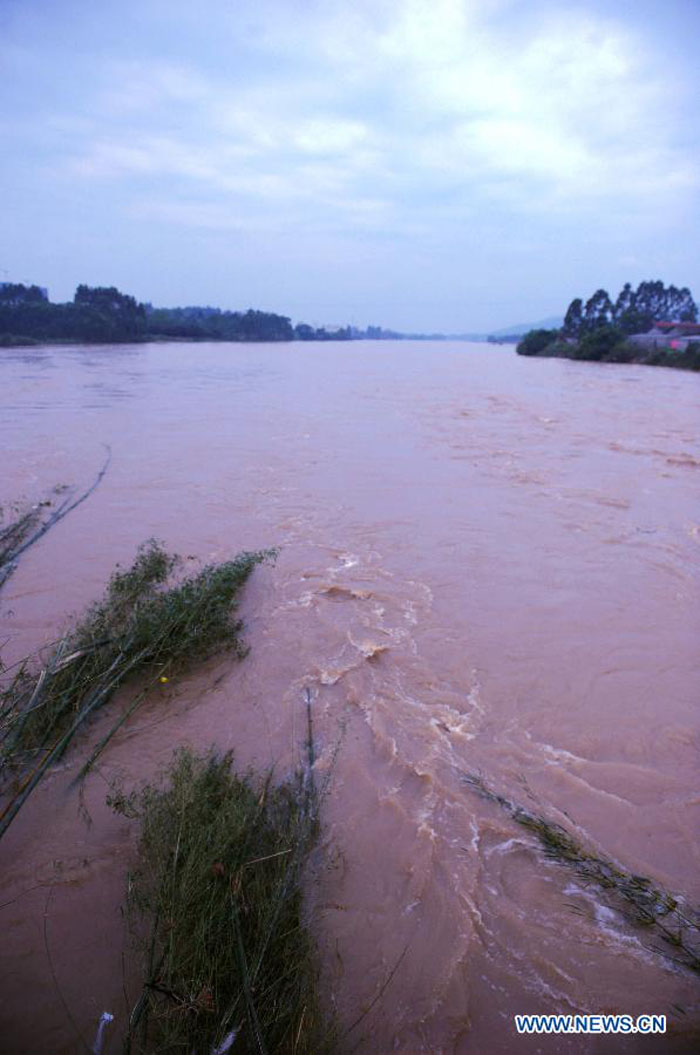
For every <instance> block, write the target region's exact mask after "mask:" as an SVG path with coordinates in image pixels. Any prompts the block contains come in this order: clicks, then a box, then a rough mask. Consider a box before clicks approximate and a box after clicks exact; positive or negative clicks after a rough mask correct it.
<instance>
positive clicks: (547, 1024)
mask: <svg viewBox="0 0 700 1055" xmlns="http://www.w3.org/2000/svg"><path fill="white" fill-rule="evenodd" d="M514 1017H515V1028H516V1029H517V1031H518V1033H665V1032H666V1016H665V1015H637V1017H636V1018H634V1017H633V1016H632V1015H515V1016H514Z"/></svg>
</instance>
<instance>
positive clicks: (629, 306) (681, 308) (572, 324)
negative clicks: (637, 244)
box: [517, 280, 700, 370]
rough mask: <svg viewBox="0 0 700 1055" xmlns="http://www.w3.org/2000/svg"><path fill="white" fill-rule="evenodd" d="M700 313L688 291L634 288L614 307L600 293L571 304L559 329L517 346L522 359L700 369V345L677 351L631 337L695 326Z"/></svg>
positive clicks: (655, 284) (532, 335)
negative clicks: (665, 327) (671, 325)
mask: <svg viewBox="0 0 700 1055" xmlns="http://www.w3.org/2000/svg"><path fill="white" fill-rule="evenodd" d="M697 319H698V309H697V305H696V304H695V301H694V300H693V296H692V294H691V292H690V290H689V289H687V288H685V287H684V288H683V289H678V288H677V287H676V286H673V285H671V286H668V287H666V286H664V284H663V282H660V281H658V280H657V281H647V282H640V284H639V286H638V287H637V289H636V290H633V289H632V287H631V285H630V283H629V282H627V283H625V285H624V287H623V288H622V290H621V291H620V293H619V294H618V296H617V298H616V300H615V301H614V302H613V301H612V299H611V298H610V296H609V295H608V293H607V292H606V290H604V289H598V290H596V292H595V293H594V294H593V295H592V296H591V297H590V298H589V299H588V300H587V301H586V302H585V304H584V302H583V300H582V299H581V298H580V297H577V298H576V299H575V300H573V301H572V302H571V304H570V305H569V307H568V309H567V312H566V315H565V317H564V325H563V326H562V327H561V329H558V330H556V329H555V330H544V329H538V330H530V332H529V333H527V334H525V336H524V337H523V338H522V340H521V341H520V342H519V344H518V348H517V351H518V354H519V355H529V356H559V357H563V358H567V359H589V360H594V361H596V362H612V363H632V362H634V363H644V364H649V365H652V366H676V367H682V368H684V369H688V370H700V342H693V343H691V344H689V345H688V346H687V347H685V348H683V349H681V350H677V349H673V348H671V347H670V346H668V347H666V346H661V347H657V346H656V345H655V343H654V342H651V343H644V342H639V341H637V342H633V341H631V340H629V338H630V336H631V335H633V334H635V335H638V334H644V333H647V332H648V331H649V330H650V329H651V328H652V327H653V326H654V325H655V324H656V323H660V322H678V323H696V322H697Z"/></svg>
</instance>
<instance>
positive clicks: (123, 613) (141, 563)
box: [0, 539, 275, 836]
mask: <svg viewBox="0 0 700 1055" xmlns="http://www.w3.org/2000/svg"><path fill="white" fill-rule="evenodd" d="M274 556H275V551H273V550H265V551H260V552H256V553H241V554H239V555H238V556H237V557H236V558H235V559H234V560H232V561H227V562H225V563H223V564H216V565H208V566H207V567H205V568H203V569H202V570H201V571H199V572H197V573H196V574H195V575H192V576H190V577H188V578H185V579H184V580H182V581H181V582H179V583H177V584H176V585H173V586H171V587H170V588H166V586H165V583H166V581H167V579H168V577H169V576H170V575H171V573H172V572H173V570H174V569H175V567H176V565H177V564H178V558H176V557H174V556H171V555H169V554H168V553H166V551H165V550H164V549H163V547H162V546H161V545H160V543H158V542H157V541H155V540H153V539H151V540H150V541H148V542H146V543H144V545H142V546H141V548H140V549H139V551H138V554H137V556H136V559H135V561H134V563H133V564H132V566H131V567H130V568H128V569H126V570H118V571H117V572H115V574H114V575H113V576H112V578H111V580H110V582H109V585H108V587H107V590H106V593H105V596H104V598H103V599H102V600H101V601H99V602H98V603H96V604H94V605H93V606H92V607H91V608H90V609H89V610H88V612H87V613H86V614H85V616H84V617H83V618H82V619H81V620H80V622H79V623H78V624H77V625H76V626H75V628H74V629H73V630H71V631H70V632H69V633H67V634H66V635H65V636H64V637H63V638H61V639H60V640H59V641H58V643H57V644H56V645H55V646H54V647H52V648H51V649H50V650H49V651H48V653H47V654H45V655H44V656H43V657H42V660H43V661H42V662H41V664H40V665H37V664H36V663H34V664H32V663H31V662H30V661H27V662H26V663H24V664H21V665H20V667H19V668H18V669H17V671H16V672H15V675H14V677H13V678H12V680H11V681H10V683H9V685H7V686H6V687H5V688H4V690H3V691H2V693H1V694H0V774H2V776H4V777H5V778H7V777H8V776H9V775H11V774H12V773H16V772H17V771H18V770H19V771H20V772H21V773H23V779H22V780H21V782H20V784H19V787H18V788H17V789H16V790H15V793H14V795H13V796H12V797H11V798H10V801H9V803H8V805H7V806H6V808H5V810H4V812H3V813H2V814H0V836H2V835H3V834H4V832H5V831H6V829H7V827H8V826H9V824H10V823H11V821H12V820H13V818H14V817H15V815H16V814H17V812H18V810H19V809H20V807H21V806H22V804H23V803H24V801H25V800H26V798H27V797H28V795H29V794H30V792H31V791H32V790H33V788H34V787H36V785H37V783H38V782H39V780H40V779H41V776H42V774H43V773H44V772H45V771H46V769H47V768H48V767H49V766H50V765H51V764H53V763H54V762H55V761H56V760H57V759H59V758H60V757H61V755H62V754H63V753H64V752H65V750H66V748H67V747H68V745H69V744H70V742H71V740H72V739H73V737H74V736H75V734H76V733H77V732H78V730H79V729H80V728H81V727H82V726H83V724H84V723H85V722H86V721H87V719H88V718H89V717H90V716H91V715H93V714H94V713H95V712H96V711H97V710H99V709H100V708H101V707H103V706H104V705H105V704H106V703H107V702H108V701H109V699H110V698H111V697H112V696H113V694H114V692H115V691H116V690H117V689H118V688H119V686H120V685H122V684H123V683H124V681H125V680H126V679H127V678H129V677H131V676H132V675H137V674H138V675H141V676H142V677H145V679H146V688H148V686H149V684H151V683H153V682H156V681H157V680H158V679H159V678H160V679H163V678H165V679H167V677H168V676H169V675H170V674H171V673H173V672H176V671H180V670H182V669H184V668H186V667H188V666H190V665H191V664H192V663H194V662H197V661H200V660H203V659H206V658H208V657H209V656H211V655H213V654H214V653H215V652H218V651H220V650H222V649H232V650H233V651H234V652H235V653H236V654H237V655H238V656H239V657H240V656H242V655H244V654H245V648H244V646H243V643H242V641H241V636H240V635H241V631H242V623H241V621H240V620H234V619H232V613H233V611H234V610H235V608H236V606H237V599H238V593H239V591H240V589H241V587H242V586H243V584H244V583H245V581H246V580H247V578H248V576H249V575H250V573H251V572H252V570H253V568H254V567H255V565H256V564H259V563H260V562H261V561H264V560H266V559H270V558H273V557H274ZM144 695H145V690H144V691H143V692H141V693H140V694H139V695H138V696H137V697H136V699H135V700H134V701H133V703H132V705H131V707H130V708H128V709H127V712H126V715H122V716H120V717H119V718H118V719H117V720H116V721H115V723H114V724H113V725H112V727H111V729H110V730H109V731H108V733H107V735H106V736H105V737H104V738H103V739H102V741H100V743H99V744H98V745H97V748H96V749H95V752H94V753H93V756H92V757H91V759H90V760H89V761H88V763H87V766H86V767H84V768H83V771H82V772H85V770H86V769H87V768H89V767H90V765H92V763H93V762H94V760H95V758H96V757H97V755H98V754H99V753H100V751H101V750H102V749H103V748H104V746H105V745H106V743H107V742H108V741H109V739H110V738H111V736H112V735H113V734H114V732H116V730H117V729H118V728H119V727H120V725H121V724H122V723H123V721H124V720H125V718H126V717H127V716H128V714H130V713H131V712H132V711H133V710H135V709H136V707H137V706H138V705H139V704H140V703H141V702H142V700H143V697H144Z"/></svg>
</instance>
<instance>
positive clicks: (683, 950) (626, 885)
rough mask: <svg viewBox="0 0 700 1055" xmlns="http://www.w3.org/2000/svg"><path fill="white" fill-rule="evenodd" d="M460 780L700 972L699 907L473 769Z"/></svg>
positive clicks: (675, 958)
mask: <svg viewBox="0 0 700 1055" xmlns="http://www.w3.org/2000/svg"><path fill="white" fill-rule="evenodd" d="M463 780H464V782H465V783H466V784H468V785H469V786H470V787H471V788H473V789H474V790H475V791H476V792H477V793H478V794H479V795H481V797H482V798H484V799H486V800H487V801H488V802H493V803H495V804H496V805H498V806H500V807H501V809H504V810H505V811H506V812H507V813H509V814H510V816H511V817H512V818H513V820H514V821H516V823H518V824H520V825H522V827H523V828H527V830H528V831H530V832H532V833H533V835H535V836H536V837H537V839H538V841H539V843H540V845H541V847H542V849H543V852H544V854H545V856H546V857H548V858H549V859H550V860H552V861H558V862H559V863H560V864H564V865H568V866H569V867H570V868H572V869H573V871H574V872H575V873H576V875H577V876H579V878H581V879H582V880H584V882H587V883H593V884H595V885H596V886H597V887H598V888H599V889H600V890H601V891H603V892H604V893H605V895H606V896H607V898H608V900H609V901H610V902H611V903H612V904H613V906H614V907H616V908H618V909H620V910H621V911H622V913H623V915H624V916H625V917H626V918H627V919H628V920H630V922H632V923H635V924H638V925H641V926H644V927H646V928H648V929H649V930H650V931H652V932H653V933H654V934H655V935H657V936H658V937H659V938H660V939H661V940H662V941H663V942H664V943H665V945H666V946H667V947H668V946H670V947H672V948H673V949H674V950H675V952H674V953H673V954H669V953H668V952H666V953H665V955H667V957H668V958H670V959H672V960H673V961H674V962H675V963H677V964H679V965H680V966H682V967H686V968H689V969H690V970H692V971H696V972H700V909H698V908H693V907H692V906H688V905H686V904H684V903H683V899H682V898H681V897H678V896H675V895H673V894H670V893H669V892H668V891H666V890H663V889H662V888H661V887H660V886H658V885H656V884H655V883H654V881H653V880H652V879H649V878H648V877H647V876H638V875H634V874H633V873H632V872H627V871H625V869H623V868H621V867H620V866H619V865H618V864H616V863H615V862H614V861H612V860H611V859H610V858H607V857H601V856H598V855H597V854H594V853H591V852H590V851H588V850H586V848H585V847H584V846H583V845H582V844H581V843H580V842H579V841H578V840H577V839H575V838H574V836H573V835H571V833H570V832H568V831H567V830H566V829H565V828H563V827H562V826H561V825H560V824H556V823H554V822H553V821H550V820H548V819H547V818H546V817H544V816H542V815H541V814H537V813H533V812H532V811H531V810H528V809H525V807H524V806H521V805H518V804H517V803H515V802H511V800H510V799H507V798H505V797H504V796H503V795H499V794H498V793H497V792H495V791H492V790H491V789H490V788H489V787H488V786H487V784H486V783H485V781H484V780H483V778H482V777H480V776H479V775H478V774H475V773H465V774H463ZM657 951H659V950H657Z"/></svg>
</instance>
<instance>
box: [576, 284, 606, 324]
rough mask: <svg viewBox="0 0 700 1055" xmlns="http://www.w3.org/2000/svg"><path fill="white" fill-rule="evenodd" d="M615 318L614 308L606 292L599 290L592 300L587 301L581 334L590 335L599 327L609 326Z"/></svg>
mask: <svg viewBox="0 0 700 1055" xmlns="http://www.w3.org/2000/svg"><path fill="white" fill-rule="evenodd" d="M612 317H613V306H612V302H611V300H610V297H609V296H608V294H607V292H606V290H604V289H597V290H596V291H595V293H594V294H593V296H592V297H591V298H590V300H587V301H586V307H585V308H584V311H583V323H582V326H581V331H580V332H581V333H590V332H591V331H592V330H595V329H597V328H598V327H599V326H608V325H609V324H610V323H611V321H612Z"/></svg>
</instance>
